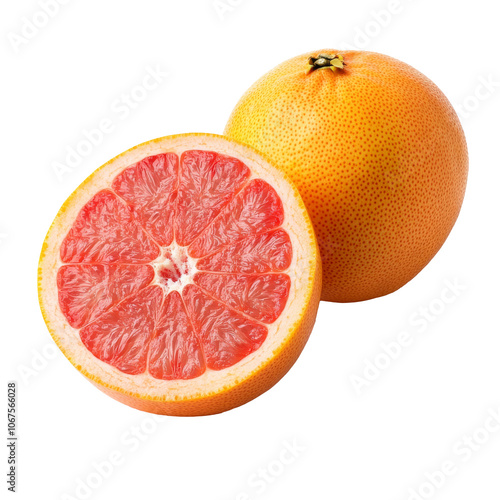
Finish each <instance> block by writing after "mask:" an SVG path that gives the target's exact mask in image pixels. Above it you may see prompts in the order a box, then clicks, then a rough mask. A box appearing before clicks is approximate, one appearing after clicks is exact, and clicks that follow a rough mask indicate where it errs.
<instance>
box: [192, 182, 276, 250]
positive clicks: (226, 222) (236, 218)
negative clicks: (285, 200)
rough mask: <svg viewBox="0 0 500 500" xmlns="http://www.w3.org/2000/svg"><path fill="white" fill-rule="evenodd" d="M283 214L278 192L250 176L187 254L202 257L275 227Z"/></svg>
mask: <svg viewBox="0 0 500 500" xmlns="http://www.w3.org/2000/svg"><path fill="white" fill-rule="evenodd" d="M283 217H284V212H283V204H282V203H281V199H280V197H279V196H278V193H276V191H275V190H274V189H273V188H272V186H270V185H269V184H268V183H267V182H265V181H263V180H262V179H252V180H251V181H250V182H249V183H248V184H247V185H246V186H245V188H244V189H243V190H242V191H241V193H239V194H238V195H237V196H235V197H234V199H233V201H231V203H229V204H228V205H227V206H226V207H225V208H224V209H223V210H222V211H221V213H220V214H219V215H218V217H217V218H216V219H215V220H214V221H213V223H212V224H210V225H209V226H208V227H207V228H206V229H205V231H203V232H202V233H201V234H200V236H199V237H198V238H197V239H196V240H195V241H194V242H193V243H192V244H191V245H190V247H189V254H190V255H191V256H192V257H203V256H204V255H207V254H209V253H213V252H214V251H216V250H218V249H219V248H220V247H221V246H223V245H227V244H229V243H234V242H236V241H238V240H240V239H241V238H243V237H245V236H247V235H248V234H252V233H258V232H262V231H265V230H269V229H273V228H275V227H278V226H280V225H281V224H283Z"/></svg>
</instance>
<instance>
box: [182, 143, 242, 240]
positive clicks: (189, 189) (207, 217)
mask: <svg viewBox="0 0 500 500" xmlns="http://www.w3.org/2000/svg"><path fill="white" fill-rule="evenodd" d="M249 176H250V170H249V168H248V167H247V166H246V165H245V164H244V163H242V162H241V161H239V160H237V159H236V158H231V157H229V156H225V155H221V154H218V153H214V152H212V151H186V152H185V153H183V154H182V156H181V171H180V179H179V192H178V196H177V218H176V225H175V235H176V236H175V239H176V241H177V243H178V244H179V245H181V246H187V245H189V244H190V243H191V242H192V241H193V240H194V238H196V236H198V234H199V233H200V232H201V231H202V230H203V229H204V228H205V227H206V226H207V225H208V224H210V222H212V220H213V219H214V217H215V216H216V215H217V214H218V213H219V212H220V210H221V209H222V207H224V206H225V205H226V204H227V203H228V202H229V201H231V199H232V198H233V196H234V194H235V193H236V192H237V191H238V190H239V189H240V188H241V186H242V185H243V183H244V182H245V181H246V180H247V179H248V177H249Z"/></svg>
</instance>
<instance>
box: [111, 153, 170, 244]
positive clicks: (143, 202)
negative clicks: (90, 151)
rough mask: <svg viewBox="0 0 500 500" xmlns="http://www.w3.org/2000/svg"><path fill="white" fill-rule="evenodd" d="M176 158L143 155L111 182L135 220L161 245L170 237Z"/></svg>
mask: <svg viewBox="0 0 500 500" xmlns="http://www.w3.org/2000/svg"><path fill="white" fill-rule="evenodd" d="M178 170H179V158H178V157H177V155H175V154H173V153H165V154H159V155H155V156H150V157H149V158H144V160H141V161H140V162H137V163H136V164H135V165H132V166H130V167H128V168H126V169H125V170H124V171H123V173H121V174H120V175H118V176H116V178H115V180H114V181H113V184H112V187H113V191H114V192H115V193H117V194H118V195H119V196H120V197H122V198H123V199H124V200H125V201H126V202H127V203H128V204H129V205H130V206H131V207H132V209H133V210H134V212H135V213H136V214H137V220H138V221H139V222H140V224H141V225H142V227H143V228H144V229H145V230H146V231H147V232H148V233H149V234H150V235H151V237H152V238H153V239H154V240H155V241H156V243H158V244H159V245H161V246H168V245H170V244H171V243H172V240H173V238H174V232H173V220H174V207H175V205H174V204H175V194H176V189H177V184H178Z"/></svg>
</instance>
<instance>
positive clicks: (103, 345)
mask: <svg viewBox="0 0 500 500" xmlns="http://www.w3.org/2000/svg"><path fill="white" fill-rule="evenodd" d="M162 300H163V292H162V289H161V288H160V287H159V286H156V285H151V286H148V287H146V288H144V289H143V290H141V291H140V292H138V293H136V294H135V295H132V296H131V297H128V298H127V299H125V300H123V301H122V302H120V303H119V304H118V305H117V306H115V307H113V308H112V309H110V310H109V311H107V312H105V313H104V314H102V315H101V316H100V317H99V318H98V319H96V320H95V321H94V322H93V323H90V324H89V325H87V326H85V327H84V328H82V329H81V330H80V338H81V339H82V342H83V343H84V344H85V346H86V347H87V349H88V350H89V351H90V352H91V353H92V354H93V355H94V356H95V357H96V358H99V359H100V360H101V361H104V362H105V363H108V364H109V365H111V366H114V367H116V368H118V370H120V371H122V372H124V373H129V374H131V375H138V374H140V373H144V372H145V371H146V362H147V354H148V349H149V343H150V341H151V338H152V336H153V333H154V328H155V322H156V319H157V317H158V310H159V308H160V305H161V303H162Z"/></svg>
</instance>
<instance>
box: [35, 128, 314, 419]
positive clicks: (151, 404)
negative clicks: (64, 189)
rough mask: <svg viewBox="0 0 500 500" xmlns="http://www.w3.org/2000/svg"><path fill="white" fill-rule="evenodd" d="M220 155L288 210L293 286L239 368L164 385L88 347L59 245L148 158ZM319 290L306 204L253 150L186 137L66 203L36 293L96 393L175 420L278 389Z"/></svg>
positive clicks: (141, 148) (139, 149)
mask: <svg viewBox="0 0 500 500" xmlns="http://www.w3.org/2000/svg"><path fill="white" fill-rule="evenodd" d="M191 149H198V150H207V151H208V150H209V151H217V152H218V153H221V154H226V155H228V156H235V157H237V158H239V159H241V160H242V161H243V162H244V163H245V164H246V165H247V166H248V167H249V168H250V170H251V172H252V173H251V177H250V179H251V178H254V177H257V178H261V179H263V180H265V181H266V182H268V183H269V184H270V185H271V186H272V187H273V188H274V189H275V190H276V191H277V192H278V193H279V195H280V197H281V200H282V202H283V206H284V207H285V217H284V220H283V224H282V226H281V227H282V228H283V229H284V230H286V231H287V232H288V235H289V236H290V239H291V242H292V248H293V257H292V263H291V265H290V267H289V268H288V270H287V271H285V272H286V274H288V275H289V276H290V279H291V287H290V292H289V296H288V300H287V303H286V305H285V308H284V310H283V312H282V313H281V315H280V316H279V317H278V319H277V320H276V321H275V322H274V323H272V324H269V325H267V327H268V335H267V337H266V340H265V341H264V343H263V344H262V346H261V347H260V348H259V349H258V350H257V351H255V352H253V353H251V354H250V355H249V356H247V357H246V358H244V359H243V360H241V361H240V362H238V363H237V364H235V365H233V366H231V367H229V368H226V369H222V370H219V371H215V370H209V369H207V370H206V371H205V373H203V374H202V375H201V376H199V377H197V378H194V379H190V380H160V379H156V378H153V377H152V376H151V375H150V374H149V373H148V372H146V373H144V374H140V375H129V374H126V373H123V372H121V371H119V370H118V369H116V368H114V367H113V366H111V365H109V364H107V363H105V362H102V361H101V360H99V359H98V358H96V357H95V356H94V355H93V354H92V353H91V352H90V351H89V350H87V348H86V347H85V345H84V344H83V343H82V340H81V339H80V335H79V330H78V329H75V328H72V327H71V326H70V325H69V324H68V322H67V320H66V318H65V317H64V315H63V313H62V311H61V309H60V307H59V303H58V296H57V271H58V269H59V267H60V266H61V264H62V262H61V259H60V253H59V247H60V245H61V242H62V241H63V239H64V237H65V236H66V234H67V232H68V230H69V229H70V228H71V226H72V224H73V222H74V220H75V218H76V216H77V214H78V213H79V211H80V210H81V208H82V207H83V206H84V205H85V203H87V202H88V200H89V199H91V198H92V197H93V196H94V195H95V194H96V193H97V192H98V191H100V190H102V189H105V188H109V186H111V184H112V182H113V179H114V178H115V177H116V176H117V175H118V174H119V173H120V172H122V171H123V170H124V169H125V168H127V167H128V166H130V165H131V164H133V163H135V162H137V161H140V160H142V159H143V158H145V157H148V156H152V155H157V154H160V153H167V152H173V153H175V154H177V155H179V156H180V155H181V154H182V153H183V152H184V151H186V150H191ZM320 289H321V261H320V256H319V250H318V246H317V243H316V238H315V235H314V231H313V228H312V224H311V221H310V219H309V215H308V213H307V210H306V208H305V205H304V203H303V201H302V199H301V197H300V195H299V193H298V191H297V189H296V188H295V186H294V185H293V184H292V183H291V181H289V180H288V178H287V177H286V176H285V174H283V173H282V172H280V171H279V170H278V169H276V168H274V167H273V166H271V165H270V163H269V162H268V161H267V160H265V159H264V158H263V157H262V155H260V154H259V153H257V152H256V151H254V150H253V149H251V148H249V147H247V146H245V145H243V144H240V143H238V142H235V141H230V140H228V139H226V138H224V137H222V136H217V135H212V134H181V135H176V136H168V137H162V138H158V139H154V140H152V141H149V142H146V143H143V144H140V145H138V146H136V147H134V148H132V149H130V150H128V151H126V152H124V153H122V154H121V155H119V156H117V157H115V158H114V159H112V160H110V161H109V162H107V163H106V164H104V165H103V166H102V167H100V168H99V169H97V170H96V171H95V172H94V173H93V174H91V175H90V176H89V177H88V178H87V179H86V180H85V181H84V182H83V183H82V184H81V185H80V186H79V187H78V188H77V189H76V190H75V191H74V192H73V194H72V195H71V196H70V197H69V198H68V199H67V200H66V202H65V203H64V204H63V206H62V207H61V209H60V210H59V212H58V214H57V216H56V218H55V219H54V221H53V223H52V225H51V227H50V229H49V231H48V233H47V236H46V238H45V241H44V243H43V247H42V252H41V256H40V262H39V270H38V291H39V301H40V306H41V310H42V315H43V318H44V320H45V323H46V324H47V327H48V329H49V331H50V333H51V335H52V337H53V339H54V341H55V342H56V344H57V345H58V346H59V348H60V349H61V351H62V352H63V354H64V355H65V356H66V357H67V358H68V360H69V361H70V362H71V363H72V364H73V365H74V366H75V367H76V368H77V369H78V370H79V371H80V372H81V373H82V374H83V375H85V376H86V377H87V378H89V379H90V380H91V381H92V382H93V383H94V384H95V385H97V387H99V388H100V389H101V390H103V391H104V392H106V393H108V394H109V395H111V396H112V397H114V398H115V399H118V400H120V401H122V402H124V403H126V404H128V405H130V406H133V407H135V408H139V409H144V410H146V411H150V412H152V413H160V414H171V415H203V414H211V413H219V412H221V411H225V410H227V409H230V408H232V407H235V406H239V405H241V404H244V403H246V402H247V401H249V400H251V399H253V398H254V397H256V396H257V395H259V394H261V393H262V392H265V391H266V390H268V389H269V388H270V387H272V386H273V385H274V384H275V383H276V382H277V381H278V380H279V379H280V378H281V377H282V376H283V375H284V374H285V373H286V372H287V371H288V370H289V369H290V367H291V366H292V365H293V363H294V362H295V361H296V359H297V357H298V356H299V354H300V352H301V351H302V349H303V347H304V345H305V343H306V341H307V339H308V337H309V334H310V331H311V329H312V327H313V324H314V321H315V317H316V312H317V308H318V304H319V296H320Z"/></svg>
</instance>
